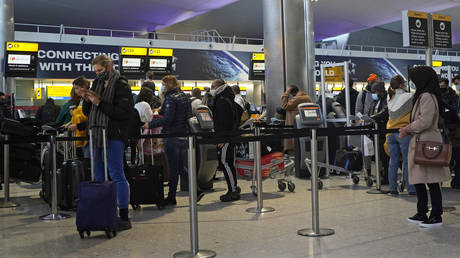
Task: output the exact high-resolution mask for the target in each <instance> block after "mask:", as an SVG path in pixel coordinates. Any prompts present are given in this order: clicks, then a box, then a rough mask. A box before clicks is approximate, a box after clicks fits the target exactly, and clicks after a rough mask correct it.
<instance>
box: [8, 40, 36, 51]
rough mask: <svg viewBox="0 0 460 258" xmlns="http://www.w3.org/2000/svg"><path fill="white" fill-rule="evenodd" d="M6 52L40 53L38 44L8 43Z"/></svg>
mask: <svg viewBox="0 0 460 258" xmlns="http://www.w3.org/2000/svg"><path fill="white" fill-rule="evenodd" d="M6 51H21V52H38V43H25V42H6Z"/></svg>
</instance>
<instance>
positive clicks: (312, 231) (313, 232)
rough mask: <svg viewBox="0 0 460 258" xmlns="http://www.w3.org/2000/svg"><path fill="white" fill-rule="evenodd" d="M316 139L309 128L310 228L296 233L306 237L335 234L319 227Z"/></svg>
mask: <svg viewBox="0 0 460 258" xmlns="http://www.w3.org/2000/svg"><path fill="white" fill-rule="evenodd" d="M317 152H318V139H317V137H316V128H312V130H311V188H312V189H311V203H312V207H311V208H312V209H311V210H312V228H305V229H300V230H298V231H297V234H298V235H301V236H308V237H320V236H330V235H333V234H335V231H334V230H333V229H329V228H320V227H319V198H318V188H319V187H318V167H317V162H318V155H317V154H318V153H317Z"/></svg>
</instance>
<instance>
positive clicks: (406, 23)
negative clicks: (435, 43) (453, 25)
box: [402, 11, 428, 47]
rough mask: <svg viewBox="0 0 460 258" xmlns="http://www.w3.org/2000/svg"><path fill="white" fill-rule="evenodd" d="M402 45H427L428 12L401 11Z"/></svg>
mask: <svg viewBox="0 0 460 258" xmlns="http://www.w3.org/2000/svg"><path fill="white" fill-rule="evenodd" d="M402 26H403V46H405V47H428V14H427V13H423V12H415V11H403V12H402Z"/></svg>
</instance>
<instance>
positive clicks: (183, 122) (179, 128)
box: [149, 89, 191, 133]
mask: <svg viewBox="0 0 460 258" xmlns="http://www.w3.org/2000/svg"><path fill="white" fill-rule="evenodd" d="M190 114H191V106H190V99H189V98H187V96H186V95H185V93H183V92H182V91H181V90H180V89H170V90H168V91H167V92H166V93H165V100H164V102H163V105H162V106H161V111H160V115H162V116H163V117H162V118H157V119H154V120H152V121H151V122H150V123H149V127H150V128H155V127H159V126H162V127H163V130H162V133H188V132H189V125H188V118H189V117H190Z"/></svg>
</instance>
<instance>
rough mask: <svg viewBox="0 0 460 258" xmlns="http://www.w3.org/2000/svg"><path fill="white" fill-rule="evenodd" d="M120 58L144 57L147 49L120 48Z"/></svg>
mask: <svg viewBox="0 0 460 258" xmlns="http://www.w3.org/2000/svg"><path fill="white" fill-rule="evenodd" d="M121 55H122V56H146V55H147V48H143V47H122V48H121Z"/></svg>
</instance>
